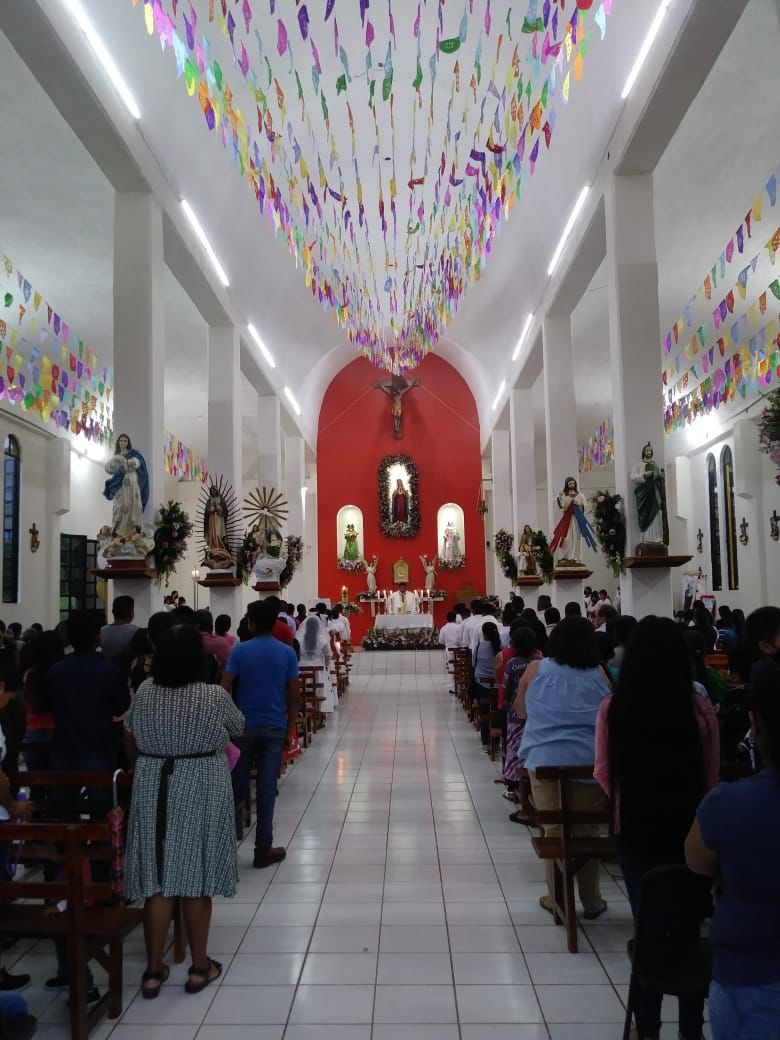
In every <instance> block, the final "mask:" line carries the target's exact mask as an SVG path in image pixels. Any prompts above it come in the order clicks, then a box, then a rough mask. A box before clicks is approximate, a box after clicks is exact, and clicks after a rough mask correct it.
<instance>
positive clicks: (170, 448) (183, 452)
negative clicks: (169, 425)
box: [163, 430, 209, 483]
mask: <svg viewBox="0 0 780 1040" xmlns="http://www.w3.org/2000/svg"><path fill="white" fill-rule="evenodd" d="M163 463H164V465H165V470H166V472H167V473H169V474H170V476H172V477H176V479H177V480H191V481H193V482H196V483H204V482H205V481H207V480H208V478H209V468H208V465H207V463H206V460H205V459H203V458H201V457H200V456H199V455H197V454H196V453H195V452H194V451H192V450H191V449H190V448H188V447H187V445H186V444H183V443H182V442H181V441H180V440H179V438H178V437H175V436H174V435H173V434H172V433H170V432H169V431H168V430H166V431H165V445H164V448H163Z"/></svg>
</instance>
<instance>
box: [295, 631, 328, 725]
mask: <svg viewBox="0 0 780 1040" xmlns="http://www.w3.org/2000/svg"><path fill="white" fill-rule="evenodd" d="M298 641H299V643H300V646H301V660H300V665H301V667H302V668H320V669H322V670H321V671H320V672H317V678H316V682H318V683H322V687H323V688H322V691H321V694H322V696H323V697H324V698H325V700H324V701H322V702H321V704H320V711H322V712H325V713H328V714H329V713H330V712H332V711H333V710H334V709H335V707H336V701H337V698H336V697H335V695H334V693H333V686H332V685H331V681H330V635H329V634H328V630H327V629H326V628H325V626H324V625H323V624H322V622H321V621H320V619H319V618H318V617H317V615H316V614H309V616H308V617H307V618H306V620H305V621H304V622H303V624H302V625H301V627H300V629H299V630H298Z"/></svg>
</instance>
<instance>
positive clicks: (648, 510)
mask: <svg viewBox="0 0 780 1040" xmlns="http://www.w3.org/2000/svg"><path fill="white" fill-rule="evenodd" d="M631 480H632V481H633V483H634V498H635V499H636V509H637V517H638V520H639V530H640V531H641V532H642V540H641V543H640V544H641V545H643V546H655V547H656V551H658V550H659V549H660V547H664V548H665V547H667V546H668V545H669V518H668V514H667V511H666V480H665V478H664V471H663V470H662V469H660V468H659V466H658V465H657V464H656V462H655V460H654V457H653V446H652V444H650V443H649V442H648V443H647V444H646V445H645V446H644V448H642V461H641V462H640V463H638V464H637V465H636V466H634V468H633V470H632V471H631ZM637 555H640V556H641V555H642V553H641V550H640V549H639V548H637Z"/></svg>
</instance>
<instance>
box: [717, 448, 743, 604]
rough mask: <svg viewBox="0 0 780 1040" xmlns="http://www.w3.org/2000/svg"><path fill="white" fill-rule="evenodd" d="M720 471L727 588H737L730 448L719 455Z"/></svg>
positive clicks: (732, 467)
mask: <svg viewBox="0 0 780 1040" xmlns="http://www.w3.org/2000/svg"><path fill="white" fill-rule="evenodd" d="M720 472H721V478H722V480H723V516H724V520H725V524H724V526H725V530H726V564H727V567H728V579H729V588H730V589H738V588H739V560H738V559H737V518H736V515H735V513H734V459H733V456H732V454H731V448H729V447H728V446H727V447H725V448H724V449H723V452H722V453H721V456H720Z"/></svg>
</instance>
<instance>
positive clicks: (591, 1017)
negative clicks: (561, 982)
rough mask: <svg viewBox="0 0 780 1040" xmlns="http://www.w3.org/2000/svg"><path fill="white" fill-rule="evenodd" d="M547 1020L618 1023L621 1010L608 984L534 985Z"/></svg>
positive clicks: (622, 1012) (621, 1014) (620, 1005)
mask: <svg viewBox="0 0 780 1040" xmlns="http://www.w3.org/2000/svg"><path fill="white" fill-rule="evenodd" d="M536 995H537V996H538V998H539V1003H540V1004H541V1006H542V1009H543V1011H544V1017H545V1019H546V1021H547V1022H548V1024H549V1023H550V1022H571V1023H587V1022H594V1023H596V1022H622V1021H623V1018H624V1016H625V1010H624V1008H623V1006H622V1004H621V1003H620V1001H619V1000H618V996H617V994H616V993H615V991H614V989H613V988H612V987H611V986H537V987H536Z"/></svg>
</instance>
